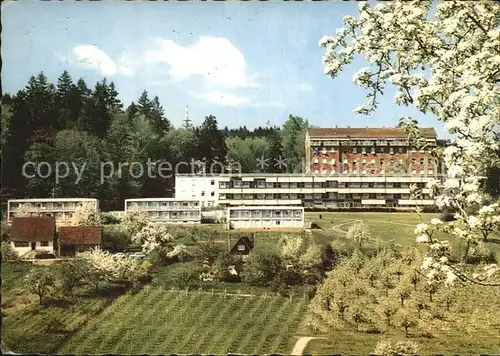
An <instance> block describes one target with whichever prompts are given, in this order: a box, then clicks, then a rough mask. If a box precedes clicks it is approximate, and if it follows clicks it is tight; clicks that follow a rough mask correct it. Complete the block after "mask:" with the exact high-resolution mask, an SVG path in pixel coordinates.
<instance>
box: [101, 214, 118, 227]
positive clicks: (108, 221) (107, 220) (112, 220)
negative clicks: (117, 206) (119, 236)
mask: <svg viewBox="0 0 500 356" xmlns="http://www.w3.org/2000/svg"><path fill="white" fill-rule="evenodd" d="M120 222H121V220H120V218H118V217H116V216H114V215H113V214H110V213H101V223H102V224H103V225H117V224H119V223H120Z"/></svg>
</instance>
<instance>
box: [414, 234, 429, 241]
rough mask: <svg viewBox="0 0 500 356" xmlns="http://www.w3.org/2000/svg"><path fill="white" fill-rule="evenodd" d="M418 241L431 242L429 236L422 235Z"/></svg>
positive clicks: (418, 237)
mask: <svg viewBox="0 0 500 356" xmlns="http://www.w3.org/2000/svg"><path fill="white" fill-rule="evenodd" d="M416 241H417V242H418V243H422V242H428V241H429V236H427V235H420V236H417V239H416Z"/></svg>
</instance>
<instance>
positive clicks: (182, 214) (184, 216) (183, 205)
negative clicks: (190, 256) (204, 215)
mask: <svg viewBox="0 0 500 356" xmlns="http://www.w3.org/2000/svg"><path fill="white" fill-rule="evenodd" d="M129 210H139V211H142V212H145V213H146V214H147V216H148V218H149V221H151V222H158V223H172V224H189V223H191V224H199V223H201V204H200V201H199V200H197V199H177V198H138V199H126V200H125V212H127V211H129Z"/></svg>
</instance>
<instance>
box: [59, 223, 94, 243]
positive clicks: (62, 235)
mask: <svg viewBox="0 0 500 356" xmlns="http://www.w3.org/2000/svg"><path fill="white" fill-rule="evenodd" d="M101 237H102V228H100V227H93V226H85V227H82V226H62V227H60V228H59V243H60V244H61V245H100V244H101Z"/></svg>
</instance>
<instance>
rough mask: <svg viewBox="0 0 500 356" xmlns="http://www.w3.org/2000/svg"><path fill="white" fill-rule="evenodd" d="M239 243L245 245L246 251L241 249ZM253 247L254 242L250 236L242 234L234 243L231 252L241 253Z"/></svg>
mask: <svg viewBox="0 0 500 356" xmlns="http://www.w3.org/2000/svg"><path fill="white" fill-rule="evenodd" d="M239 245H244V246H245V251H239V250H238V246H239ZM252 249H253V242H252V240H250V239H249V238H248V236H245V235H243V236H241V237H240V238H239V239H238V241H236V243H235V244H234V246H233V248H232V249H231V253H241V252H250V251H251V250H252Z"/></svg>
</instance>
